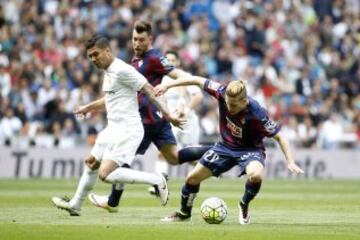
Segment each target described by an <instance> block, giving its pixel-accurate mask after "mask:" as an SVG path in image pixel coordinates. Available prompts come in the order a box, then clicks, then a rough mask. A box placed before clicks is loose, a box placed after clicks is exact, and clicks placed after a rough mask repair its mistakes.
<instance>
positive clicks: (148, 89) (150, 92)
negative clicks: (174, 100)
mask: <svg viewBox="0 0 360 240" xmlns="http://www.w3.org/2000/svg"><path fill="white" fill-rule="evenodd" d="M141 91H142V92H144V93H145V95H146V96H147V97H148V98H149V100H150V101H151V102H152V103H153V104H154V105H155V106H156V107H157V108H158V109H159V110H160V111H161V113H162V114H163V116H164V117H165V118H166V119H167V120H168V121H169V122H171V123H172V124H173V125H174V126H175V127H179V128H181V129H182V125H184V123H185V122H186V120H185V119H182V118H179V117H178V116H175V115H173V114H170V112H169V109H168V107H167V104H166V101H165V99H164V97H163V96H159V97H157V96H155V91H154V87H153V86H152V85H151V84H150V83H145V85H144V86H143V88H142V89H141Z"/></svg>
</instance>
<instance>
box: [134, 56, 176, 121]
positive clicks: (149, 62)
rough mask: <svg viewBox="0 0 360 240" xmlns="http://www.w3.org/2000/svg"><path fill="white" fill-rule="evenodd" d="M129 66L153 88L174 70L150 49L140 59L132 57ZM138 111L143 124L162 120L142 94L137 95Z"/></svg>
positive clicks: (156, 110)
mask: <svg viewBox="0 0 360 240" xmlns="http://www.w3.org/2000/svg"><path fill="white" fill-rule="evenodd" d="M131 64H132V65H133V66H134V67H135V68H136V70H138V71H139V72H140V73H141V74H142V75H144V76H145V78H146V79H147V80H148V82H149V83H150V84H151V85H153V86H154V87H155V86H156V85H158V84H160V83H161V80H162V78H163V76H165V75H166V74H168V73H169V72H171V71H172V70H173V69H174V66H173V65H171V64H170V63H169V61H168V60H167V58H166V57H165V56H163V55H162V54H161V52H160V51H159V50H156V49H150V50H149V51H147V52H145V53H144V55H143V56H142V57H141V58H137V57H134V58H133V59H132V61H131ZM138 101H139V111H140V115H141V119H142V122H143V123H144V124H155V123H156V122H158V121H160V120H162V115H161V114H160V112H159V110H158V109H157V108H156V106H155V105H153V104H152V103H151V102H150V100H149V98H148V97H147V96H146V95H145V94H144V93H142V92H140V93H139V94H138Z"/></svg>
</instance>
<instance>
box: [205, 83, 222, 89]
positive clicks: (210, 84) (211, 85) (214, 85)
mask: <svg viewBox="0 0 360 240" xmlns="http://www.w3.org/2000/svg"><path fill="white" fill-rule="evenodd" d="M220 86H221V84H220V83H217V82H214V81H209V85H208V88H209V89H211V90H213V91H217V90H218V89H219V87H220Z"/></svg>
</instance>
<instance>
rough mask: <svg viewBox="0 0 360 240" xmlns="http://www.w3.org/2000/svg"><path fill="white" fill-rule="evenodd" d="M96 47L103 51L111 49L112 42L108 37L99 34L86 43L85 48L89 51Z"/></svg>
mask: <svg viewBox="0 0 360 240" xmlns="http://www.w3.org/2000/svg"><path fill="white" fill-rule="evenodd" d="M95 46H96V47H98V48H101V49H104V48H110V42H109V40H108V39H107V38H106V37H104V36H102V35H99V34H95V35H93V36H92V37H91V38H90V39H88V40H87V41H86V43H85V48H86V50H87V49H90V48H93V47H95Z"/></svg>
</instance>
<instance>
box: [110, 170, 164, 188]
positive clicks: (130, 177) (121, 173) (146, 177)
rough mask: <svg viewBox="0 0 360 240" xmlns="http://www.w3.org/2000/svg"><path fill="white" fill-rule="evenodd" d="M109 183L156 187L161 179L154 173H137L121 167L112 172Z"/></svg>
mask: <svg viewBox="0 0 360 240" xmlns="http://www.w3.org/2000/svg"><path fill="white" fill-rule="evenodd" d="M105 182H107V183H147V184H151V185H156V184H159V183H160V182H161V177H160V176H159V175H157V174H154V173H148V172H143V171H137V170H133V169H129V168H122V167H119V168H117V169H116V170H114V171H113V172H111V173H110V174H109V175H108V176H107V177H106V178H105Z"/></svg>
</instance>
